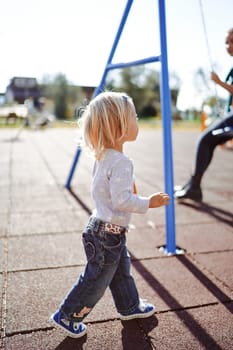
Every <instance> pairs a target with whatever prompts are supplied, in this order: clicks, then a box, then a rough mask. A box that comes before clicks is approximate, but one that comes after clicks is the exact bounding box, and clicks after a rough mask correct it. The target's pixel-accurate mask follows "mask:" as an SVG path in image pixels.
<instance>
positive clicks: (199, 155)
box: [174, 28, 233, 201]
mask: <svg viewBox="0 0 233 350" xmlns="http://www.w3.org/2000/svg"><path fill="white" fill-rule="evenodd" d="M226 49H227V52H228V53H229V55H230V56H233V28H232V29H230V30H229V31H228V33H227V37H226ZM211 79H212V80H213V81H214V83H216V84H217V85H219V86H221V87H222V88H223V89H225V90H227V91H228V92H229V100H228V104H227V114H226V115H225V116H224V118H221V119H219V120H218V121H217V122H215V123H214V124H213V125H211V126H210V127H209V128H208V129H207V130H206V131H205V132H204V133H203V134H202V135H201V137H200V139H199V142H198V144H197V149H196V157H195V167H194V171H193V174H192V176H191V178H190V179H189V181H188V182H187V183H186V184H185V185H184V186H176V187H175V193H174V196H175V198H176V199H193V200H195V201H201V200H202V190H201V180H202V177H203V175H204V173H205V171H206V169H207V168H208V166H209V164H210V162H211V160H212V157H213V153H214V149H215V147H216V146H218V145H221V144H224V143H225V142H227V141H229V140H231V139H232V137H233V103H232V100H233V99H232V96H233V69H231V71H230V72H229V74H228V75H227V78H226V80H225V82H224V81H222V80H221V79H220V78H219V76H218V75H217V74H216V73H215V72H212V73H211Z"/></svg>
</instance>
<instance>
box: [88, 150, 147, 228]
mask: <svg viewBox="0 0 233 350" xmlns="http://www.w3.org/2000/svg"><path fill="white" fill-rule="evenodd" d="M133 183H134V176H133V164H132V161H131V160H130V159H129V158H128V157H127V156H126V155H124V154H123V153H121V152H118V151H116V150H113V149H107V150H106V151H105V153H104V156H103V158H102V159H101V160H97V161H96V162H95V166H94V170H93V179H92V189H91V190H92V197H93V199H94V202H95V207H96V208H95V210H94V212H93V215H94V216H95V217H96V218H98V219H100V220H102V221H106V222H111V223H113V224H117V225H121V226H124V227H127V226H128V224H129V222H130V218H131V213H142V214H143V213H145V212H146V211H147V210H148V208H149V198H148V197H142V196H139V195H137V194H134V193H133Z"/></svg>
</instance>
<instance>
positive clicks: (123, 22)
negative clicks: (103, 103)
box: [65, 0, 133, 189]
mask: <svg viewBox="0 0 233 350" xmlns="http://www.w3.org/2000/svg"><path fill="white" fill-rule="evenodd" d="M132 3H133V0H128V2H127V4H126V7H125V10H124V14H123V16H122V19H121V22H120V25H119V28H118V31H117V34H116V37H115V40H114V42H113V46H112V49H111V52H110V55H109V58H108V61H107V64H106V67H105V70H104V73H103V76H102V79H101V81H100V84H99V86H98V87H97V88H96V89H95V91H94V94H93V96H94V97H95V96H97V95H98V94H99V93H100V92H101V91H103V89H104V84H105V80H106V76H107V73H108V71H109V68H108V65H109V64H111V63H112V58H113V56H114V53H115V51H116V48H117V44H118V42H119V40H120V37H121V33H122V30H123V28H124V25H125V22H126V20H127V17H128V14H129V11H130V8H131V6H132ZM80 154H81V148H80V147H78V149H77V151H76V154H75V157H74V160H73V164H72V166H71V170H70V173H69V175H68V179H67V182H66V185H65V187H66V188H68V189H69V188H70V186H71V181H72V178H73V175H74V172H75V168H76V166H77V163H78V160H79V157H80Z"/></svg>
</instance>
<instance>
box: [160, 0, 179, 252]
mask: <svg viewBox="0 0 233 350" xmlns="http://www.w3.org/2000/svg"><path fill="white" fill-rule="evenodd" d="M159 25H160V47H161V87H160V93H161V102H162V121H163V147H164V176H165V192H167V193H168V194H169V196H170V198H171V200H170V205H169V206H167V207H166V253H168V254H175V253H176V232H175V208H174V196H173V189H174V181H173V159H172V134H171V94H170V89H169V75H168V63H167V38H166V16H165V0H159Z"/></svg>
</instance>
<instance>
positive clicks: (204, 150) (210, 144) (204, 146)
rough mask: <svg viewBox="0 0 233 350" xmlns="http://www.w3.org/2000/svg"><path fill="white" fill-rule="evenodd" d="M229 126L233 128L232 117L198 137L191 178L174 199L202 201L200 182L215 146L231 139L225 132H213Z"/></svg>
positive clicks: (221, 121) (218, 122)
mask: <svg viewBox="0 0 233 350" xmlns="http://www.w3.org/2000/svg"><path fill="white" fill-rule="evenodd" d="M226 126H229V127H232V128H233V115H232V114H231V115H229V116H227V117H225V118H223V119H221V120H220V121H217V122H216V123H215V124H213V125H211V126H210V127H209V128H208V129H207V130H206V131H205V132H204V133H203V134H202V135H201V137H200V139H199V142H198V145H197V149H196V157H195V167H194V172H193V176H192V177H191V179H190V180H189V182H188V183H187V184H186V185H185V186H184V187H183V188H182V189H181V190H178V191H176V192H175V198H177V199H185V198H190V199H194V200H202V191H201V187H200V185H201V180H202V177H203V175H204V173H205V171H206V169H207V168H208V166H209V164H210V162H211V160H212V158H213V153H214V150H215V148H216V146H218V145H220V144H223V143H225V142H227V141H228V140H230V139H231V138H232V135H231V134H228V133H226V132H223V133H219V134H216V135H215V133H214V131H216V130H218V129H223V128H224V127H226Z"/></svg>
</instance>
